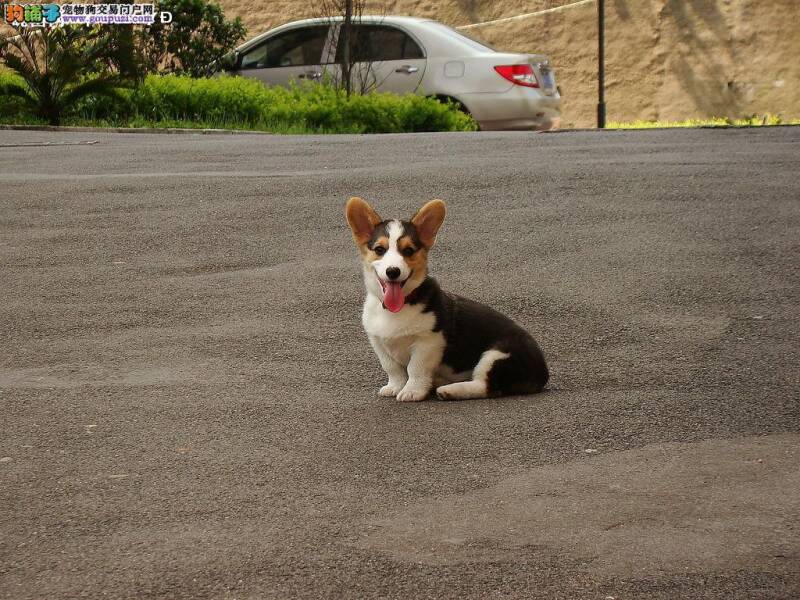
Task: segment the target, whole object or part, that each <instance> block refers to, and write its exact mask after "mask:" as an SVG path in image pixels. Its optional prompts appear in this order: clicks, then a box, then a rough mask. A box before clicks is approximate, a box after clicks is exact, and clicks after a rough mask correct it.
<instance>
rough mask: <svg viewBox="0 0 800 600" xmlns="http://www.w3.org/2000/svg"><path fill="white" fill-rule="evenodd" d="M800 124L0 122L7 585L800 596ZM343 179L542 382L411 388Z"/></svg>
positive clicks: (291, 592)
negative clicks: (403, 221) (426, 241)
mask: <svg viewBox="0 0 800 600" xmlns="http://www.w3.org/2000/svg"><path fill="white" fill-rule="evenodd" d="M798 173H800V128H797V127H795V128H792V127H779V128H769V129H767V128H764V129H742V130H737V129H727V130H672V131H640V132H591V131H589V132H564V133H554V134H538V133H469V134H420V135H381V136H330V137H324V136H313V137H301V136H285V137H283V136H270V135H195V134H186V135H184V134H182V135H166V134H165V135H157V134H108V133H95V132H72V133H60V132H59V133H53V132H29V131H0V597H2V598H7V599H14V600H23V599H28V598H37V599H62V598H63V599H66V598H199V599H203V598H243V599H256V598H398V599H409V598H520V599H522V598H549V599H559V598H561V599H572V598H580V599H598V600H611V599H612V598H613V599H615V600H623V599H625V600H627V599H630V600H650V599H675V598H681V599H705V598H714V599H720V600H721V599H725V600H731V599H751V598H758V599H779V598H780V599H787V600H788V599H796V598H798V597H800V368H798V367H800V361H799V360H798V354H799V352H800V343H799V342H798V340H799V339H800V326H799V325H798V317H800V308H798V298H799V297H800V260H798V257H799V256H800V182H799V181H800V180H799V179H798ZM351 195H360V196H363V197H365V198H367V199H369V200H370V201H372V202H373V203H374V205H375V207H376V208H377V209H378V211H379V212H380V213H381V214H382V215H385V216H410V215H411V214H413V212H414V211H415V210H416V209H417V208H418V207H419V206H421V205H422V203H423V202H425V201H426V200H429V199H431V198H435V197H438V198H442V199H444V200H445V201H446V202H447V204H448V208H449V213H448V217H447V220H446V222H445V224H444V226H443V228H442V230H441V232H440V235H439V240H438V243H437V247H436V248H435V250H434V251H433V252H432V255H431V266H432V272H433V274H434V275H435V276H437V277H438V279H439V281H440V283H441V284H442V286H443V287H444V288H445V289H447V290H450V291H453V292H456V293H459V294H461V295H465V296H468V297H471V298H474V299H476V300H480V301H483V302H486V303H488V304H490V305H491V306H493V307H495V308H497V309H499V310H502V311H503V312H505V313H506V314H508V315H509V316H511V317H512V318H514V319H515V320H516V321H518V322H519V323H521V324H522V325H524V326H525V327H526V328H528V329H529V330H530V331H531V332H532V333H533V335H534V336H535V337H536V339H537V340H538V341H539V343H540V345H541V347H542V348H543V350H544V352H545V354H546V356H547V359H548V362H549V365H550V371H551V383H550V385H549V389H548V390H547V391H546V392H544V393H542V394H539V395H534V396H516V397H509V398H503V399H495V400H478V401H468V402H441V401H433V400H432V401H426V402H421V403H416V404H406V403H398V402H396V401H394V400H390V399H383V398H379V397H378V396H377V394H376V393H377V390H378V389H379V388H380V386H382V385H383V384H384V383H385V381H384V379H383V378H384V375H383V373H382V371H381V369H380V367H379V365H378V361H377V360H376V358H375V356H374V355H373V353H372V351H371V349H370V348H369V344H368V342H367V339H366V337H365V335H364V334H363V332H362V329H361V324H360V308H361V302H362V300H363V295H364V291H363V285H362V282H361V280H360V272H359V267H358V258H357V253H356V250H355V248H354V246H353V244H352V241H351V238H350V231H349V229H348V227H347V224H346V222H345V220H344V215H343V207H344V202H345V200H346V199H347V198H348V197H349V196H351Z"/></svg>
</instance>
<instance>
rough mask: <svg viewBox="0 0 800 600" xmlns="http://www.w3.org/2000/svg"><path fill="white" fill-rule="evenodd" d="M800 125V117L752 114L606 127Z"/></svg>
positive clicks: (619, 124)
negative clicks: (739, 116) (736, 116)
mask: <svg viewBox="0 0 800 600" xmlns="http://www.w3.org/2000/svg"><path fill="white" fill-rule="evenodd" d="M770 125H800V119H784V118H782V117H781V116H778V115H752V116H750V117H744V118H741V119H727V118H711V119H687V120H685V121H627V122H626V121H611V122H609V123H607V124H606V129H667V128H671V127H768V126H770Z"/></svg>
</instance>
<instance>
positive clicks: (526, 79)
mask: <svg viewBox="0 0 800 600" xmlns="http://www.w3.org/2000/svg"><path fill="white" fill-rule="evenodd" d="M494 70H495V71H497V72H498V73H500V75H502V76H503V77H505V78H506V79H508V80H509V81H510V82H511V83H516V84H517V85H524V86H526V87H534V88H537V87H539V82H538V81H536V75H534V74H533V68H532V67H531V66H530V65H527V64H525V65H501V66H499V67H495V68H494Z"/></svg>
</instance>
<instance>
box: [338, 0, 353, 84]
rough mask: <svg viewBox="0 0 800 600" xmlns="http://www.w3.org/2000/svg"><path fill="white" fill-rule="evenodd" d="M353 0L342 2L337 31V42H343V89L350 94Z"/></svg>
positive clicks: (351, 82) (351, 79)
mask: <svg viewBox="0 0 800 600" xmlns="http://www.w3.org/2000/svg"><path fill="white" fill-rule="evenodd" d="M352 23H353V0H345V4H344V22H343V23H342V29H341V32H340V33H339V43H340V44H343V47H342V78H343V79H344V91H345V93H346V94H347V95H348V96H350V92H351V91H352V87H353V77H352V68H353V62H352V60H351V58H350V49H351V47H352V44H351V42H350V37H351V36H352V34H353V29H352Z"/></svg>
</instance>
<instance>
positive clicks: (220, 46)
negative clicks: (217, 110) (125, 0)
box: [138, 0, 246, 77]
mask: <svg viewBox="0 0 800 600" xmlns="http://www.w3.org/2000/svg"><path fill="white" fill-rule="evenodd" d="M158 10H159V11H168V12H170V13H172V16H173V21H172V22H171V23H161V22H159V21H158V20H156V22H155V23H153V24H152V25H150V26H148V27H147V28H144V29H141V30H140V31H139V32H138V42H139V48H140V50H141V52H142V57H143V60H144V63H145V68H146V70H147V71H148V72H151V73H152V72H161V73H177V74H187V75H191V76H192V77H204V76H208V75H211V74H213V72H214V71H215V66H214V65H215V64H217V63H218V62H219V61H220V60H221V59H222V57H223V56H224V55H225V54H227V53H228V52H230V51H231V50H233V48H234V47H235V46H236V44H237V42H239V41H240V40H242V39H244V36H245V32H246V30H245V27H244V25H243V24H242V20H241V19H240V18H239V17H236V18H235V19H233V20H232V21H231V20H227V19H225V15H224V13H223V11H222V8H221V7H220V5H219V4H217V3H215V2H211V1H209V0H159V2H158Z"/></svg>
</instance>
